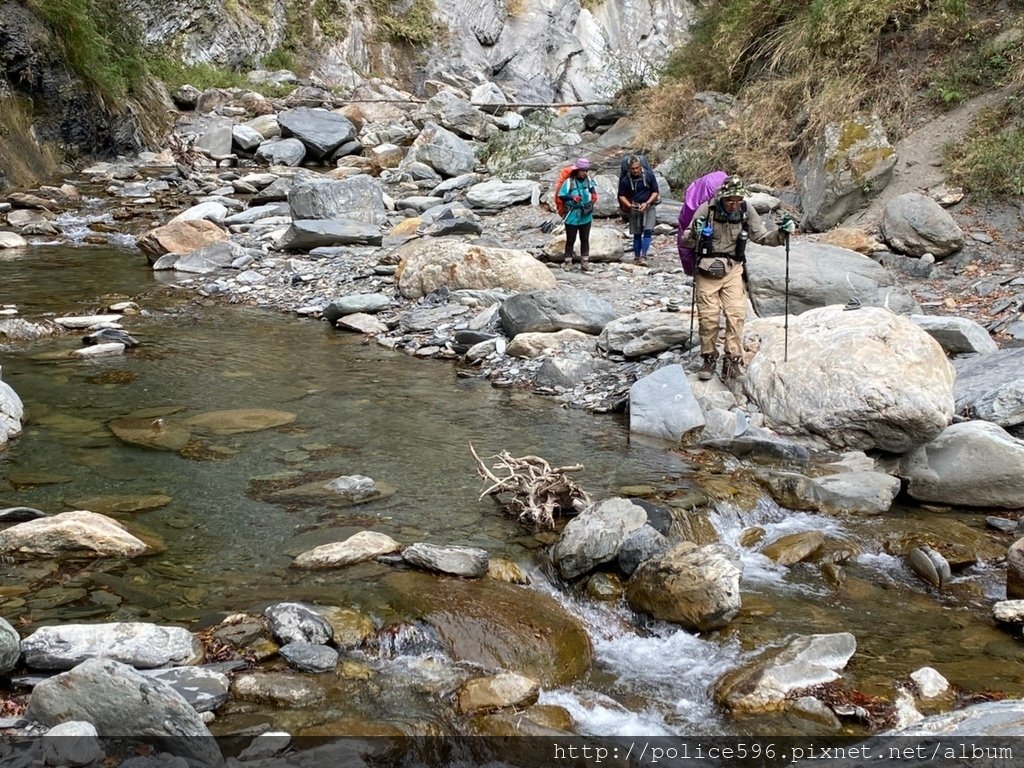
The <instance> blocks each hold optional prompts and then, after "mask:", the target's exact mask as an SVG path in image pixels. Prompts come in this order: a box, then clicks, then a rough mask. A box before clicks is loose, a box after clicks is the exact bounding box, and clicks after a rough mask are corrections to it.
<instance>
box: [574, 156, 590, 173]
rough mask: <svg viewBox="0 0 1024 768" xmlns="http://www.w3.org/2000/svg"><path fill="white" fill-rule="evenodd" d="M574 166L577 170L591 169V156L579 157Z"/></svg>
mask: <svg viewBox="0 0 1024 768" xmlns="http://www.w3.org/2000/svg"><path fill="white" fill-rule="evenodd" d="M572 167H573V168H575V169H576V170H577V171H589V170H590V158H589V157H581V158H578V159H577V160H576V162H575V163H573V166H572Z"/></svg>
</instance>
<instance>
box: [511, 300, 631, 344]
mask: <svg viewBox="0 0 1024 768" xmlns="http://www.w3.org/2000/svg"><path fill="white" fill-rule="evenodd" d="M498 314H499V317H500V318H501V325H502V328H504V330H505V333H506V335H508V337H509V338H513V337H515V336H516V335H517V334H520V333H529V332H540V333H548V332H551V331H560V330H562V329H563V328H572V329H574V330H577V331H582V332H583V333H589V334H598V333H600V332H601V330H602V329H603V328H604V327H605V326H606V325H607V324H608V323H609V322H610V321H612V320H614V319H615V317H616V314H617V313H616V312H615V308H614V307H612V305H611V304H610V303H608V301H607V300H606V299H602V298H599V297H597V296H594V295H592V294H590V293H587V292H585V291H580V290H577V289H575V288H561V289H555V290H545V291H527V292H525V293H519V294H516V295H515V296H513V297H511V298H510V299H508V300H507V301H505V302H503V303H502V305H501V309H500V310H499V311H498Z"/></svg>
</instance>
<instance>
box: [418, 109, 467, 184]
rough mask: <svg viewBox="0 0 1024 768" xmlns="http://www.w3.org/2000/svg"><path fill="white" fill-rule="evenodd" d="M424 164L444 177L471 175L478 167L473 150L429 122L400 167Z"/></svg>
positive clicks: (456, 137) (445, 130) (453, 135)
mask: <svg viewBox="0 0 1024 768" xmlns="http://www.w3.org/2000/svg"><path fill="white" fill-rule="evenodd" d="M411 163H424V164H426V165H428V166H430V167H431V168H433V169H434V170H435V171H437V172H438V173H439V174H441V175H442V176H458V175H460V174H463V173H469V172H470V171H472V170H473V168H474V166H475V165H476V156H475V155H474V153H473V148H472V147H471V146H470V145H469V144H467V143H466V142H465V141H463V140H462V139H460V138H459V137H458V136H456V135H455V134H454V133H452V132H451V131H449V130H447V129H446V128H442V127H441V126H440V125H438V124H437V123H432V122H428V123H427V124H426V125H424V126H423V130H422V131H420V134H419V136H417V137H416V140H415V141H414V142H413V144H412V147H411V148H410V149H409V152H408V153H407V154H406V156H405V160H404V161H403V162H402V165H401V166H400V167H403V168H404V167H405V166H407V165H409V164H411Z"/></svg>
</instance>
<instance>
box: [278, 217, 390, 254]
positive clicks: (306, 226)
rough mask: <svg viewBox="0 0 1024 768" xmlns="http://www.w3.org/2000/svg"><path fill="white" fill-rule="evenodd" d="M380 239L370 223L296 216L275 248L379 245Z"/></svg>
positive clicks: (376, 229)
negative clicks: (299, 217)
mask: <svg viewBox="0 0 1024 768" xmlns="http://www.w3.org/2000/svg"><path fill="white" fill-rule="evenodd" d="M383 241H384V236H383V235H382V234H381V231H380V228H379V227H377V226H376V225H374V224H367V223H366V222H363V221H351V220H349V219H327V220H325V219H296V220H295V221H293V222H292V223H291V225H290V226H289V227H288V229H287V230H285V232H284V234H283V235H282V236H281V239H280V240H278V241H277V248H278V249H279V250H282V251H311V250H313V249H314V248H328V247H331V246H336V245H380V244H381V243H382V242H383Z"/></svg>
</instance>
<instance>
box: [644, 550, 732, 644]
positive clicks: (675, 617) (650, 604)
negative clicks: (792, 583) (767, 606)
mask: <svg viewBox="0 0 1024 768" xmlns="http://www.w3.org/2000/svg"><path fill="white" fill-rule="evenodd" d="M741 574H742V565H741V564H740V560H739V556H738V555H737V554H736V553H735V552H734V551H733V550H731V549H729V548H728V547H726V546H724V545H722V544H708V545H707V546H703V547H701V546H698V545H697V544H694V543H693V542H691V541H684V542H683V543H682V544H678V545H676V546H675V547H673V548H672V549H670V550H669V551H668V552H666V553H665V554H664V555H662V556H661V557H658V558H655V559H651V560H647V561H646V562H643V563H641V564H640V566H639V567H638V568H637V569H636V570H635V571H634V572H633V575H632V576H631V577H630V579H629V582H628V583H627V584H626V600H627V601H628V602H629V604H630V606H632V607H633V608H634V609H636V610H638V611H643V612H644V613H649V614H650V615H651V616H653V617H654V618H656V619H661V620H662V621H671V622H675V623H676V624H680V625H682V626H683V627H684V628H686V629H688V630H690V631H693V632H706V631H708V630H712V629H719V628H721V627H724V626H726V625H727V624H728V623H729V622H730V621H732V620H733V619H734V618H735V617H736V615H737V614H738V613H739V612H740V607H741V600H740V575H741Z"/></svg>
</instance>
